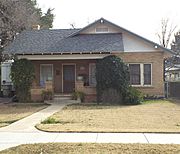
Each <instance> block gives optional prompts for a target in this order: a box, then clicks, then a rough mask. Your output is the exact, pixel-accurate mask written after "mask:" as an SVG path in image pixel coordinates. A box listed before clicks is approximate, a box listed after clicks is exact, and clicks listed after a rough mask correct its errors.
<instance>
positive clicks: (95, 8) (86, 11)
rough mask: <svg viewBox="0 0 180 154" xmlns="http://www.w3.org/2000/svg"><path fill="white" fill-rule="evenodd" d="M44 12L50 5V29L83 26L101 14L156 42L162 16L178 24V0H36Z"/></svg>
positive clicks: (179, 21) (178, 28)
mask: <svg viewBox="0 0 180 154" xmlns="http://www.w3.org/2000/svg"><path fill="white" fill-rule="evenodd" d="M37 2H38V5H39V7H40V8H42V10H43V11H44V12H45V11H46V10H47V9H48V8H54V11H53V13H54V14H55V20H54V24H53V28H54V29H61V28H65V29H67V28H71V26H70V25H71V24H74V25H75V27H76V28H83V27H85V26H87V25H88V24H89V23H92V22H94V21H95V20H98V19H99V18H101V17H103V18H105V19H107V20H109V21H111V22H113V23H115V24H117V25H119V26H121V27H123V28H126V29H128V30H130V31H132V32H134V33H136V34H138V35H141V36H143V37H145V38H147V39H149V40H151V41H154V42H157V43H159V40H158V37H157V33H158V32H160V26H161V20H162V18H169V19H170V23H172V25H173V26H175V25H177V26H178V24H179V26H178V27H177V29H176V30H180V9H179V6H180V5H179V4H180V1H179V0H37Z"/></svg>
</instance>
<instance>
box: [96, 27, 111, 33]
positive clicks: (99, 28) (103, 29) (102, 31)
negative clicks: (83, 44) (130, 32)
mask: <svg viewBox="0 0 180 154" xmlns="http://www.w3.org/2000/svg"><path fill="white" fill-rule="evenodd" d="M108 31H109V29H108V28H107V27H98V28H96V33H107V32H108Z"/></svg>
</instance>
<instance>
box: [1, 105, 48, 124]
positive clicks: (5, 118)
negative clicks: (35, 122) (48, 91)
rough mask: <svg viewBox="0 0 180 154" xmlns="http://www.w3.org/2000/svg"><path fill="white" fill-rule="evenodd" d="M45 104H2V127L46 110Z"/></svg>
mask: <svg viewBox="0 0 180 154" xmlns="http://www.w3.org/2000/svg"><path fill="white" fill-rule="evenodd" d="M46 107H47V105H45V104H0V127H4V126H7V125H9V124H11V123H13V122H15V121H17V120H19V119H22V118H24V117H26V116H29V115H31V114H33V113H35V112H37V111H39V110H42V109H44V108H46Z"/></svg>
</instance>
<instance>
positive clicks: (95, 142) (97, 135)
mask: <svg viewBox="0 0 180 154" xmlns="http://www.w3.org/2000/svg"><path fill="white" fill-rule="evenodd" d="M98 135H99V133H97V135H96V140H95V143H97V140H98Z"/></svg>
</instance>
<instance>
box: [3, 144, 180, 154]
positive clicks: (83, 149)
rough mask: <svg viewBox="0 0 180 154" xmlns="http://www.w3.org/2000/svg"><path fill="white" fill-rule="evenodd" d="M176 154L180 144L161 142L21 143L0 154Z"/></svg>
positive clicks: (178, 151)
mask: <svg viewBox="0 0 180 154" xmlns="http://www.w3.org/2000/svg"><path fill="white" fill-rule="evenodd" d="M27 153H32V154H48V153H49V154H56V153H59V154H61V153H66V154H79V153H86V154H92V153H93V154H102V153H118V154H131V153H132V154H141V153H143V154H155V153H158V154H175V153H177V154H178V153H180V145H172V144H171V145H170V144H169V145H160V144H156V145H155V144H95V143H83V144H82V143H66V144H65V143H46V144H30V145H20V146H17V147H14V148H10V149H7V150H4V151H1V152H0V154H27Z"/></svg>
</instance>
